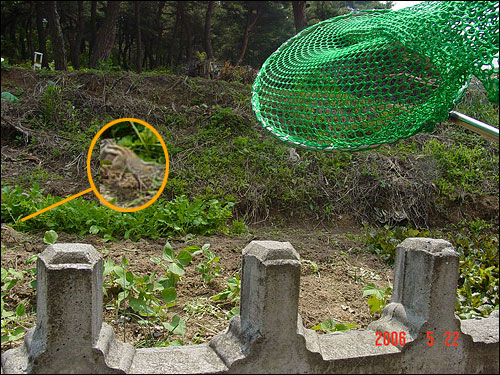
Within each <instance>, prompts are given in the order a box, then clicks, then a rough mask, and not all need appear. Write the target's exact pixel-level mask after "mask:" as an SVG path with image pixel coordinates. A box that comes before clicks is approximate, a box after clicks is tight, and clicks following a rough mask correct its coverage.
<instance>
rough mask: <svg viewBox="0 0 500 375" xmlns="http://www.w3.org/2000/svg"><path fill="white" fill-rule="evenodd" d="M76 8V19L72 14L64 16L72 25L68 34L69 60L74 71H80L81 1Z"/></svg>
mask: <svg viewBox="0 0 500 375" xmlns="http://www.w3.org/2000/svg"><path fill="white" fill-rule="evenodd" d="M77 6H78V11H77V17H76V18H75V17H74V16H73V15H72V14H68V13H66V14H65V15H66V17H67V18H68V19H69V20H70V21H71V23H72V24H74V25H73V27H71V29H70V30H69V32H68V34H69V35H68V42H69V58H70V60H71V65H72V66H73V68H74V69H80V51H81V44H82V39H83V31H84V27H85V25H84V20H83V1H78V2H77Z"/></svg>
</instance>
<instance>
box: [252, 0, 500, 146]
mask: <svg viewBox="0 0 500 375" xmlns="http://www.w3.org/2000/svg"><path fill="white" fill-rule="evenodd" d="M498 8H499V7H498V2H487V1H465V2H458V1H442V2H423V3H420V4H418V5H416V6H413V7H409V8H404V9H401V10H399V11H391V10H370V11H356V12H353V13H350V14H348V15H343V16H339V17H335V18H332V19H329V20H326V21H323V22H321V23H318V24H316V25H313V26H311V27H309V28H307V29H305V30H303V31H302V32H300V33H299V34H297V35H296V36H294V37H293V38H291V39H289V40H288V41H287V42H285V43H284V44H283V45H282V46H281V47H280V48H279V49H278V50H277V51H276V52H274V53H273V54H272V55H271V56H270V57H269V58H268V59H267V60H266V62H265V63H264V65H263V66H262V68H261V70H260V72H259V74H258V76H257V78H256V80H255V82H254V85H253V90H252V106H253V110H254V111H255V113H256V116H257V119H258V120H259V121H260V122H261V124H262V126H263V127H264V128H266V129H267V130H269V131H270V132H271V133H273V134H274V135H276V136H277V137H279V138H280V139H281V140H282V141H285V142H287V143H290V144H292V145H297V146H300V147H305V148H310V149H318V150H324V151H359V150H365V149H369V148H373V147H377V146H379V145H380V144H383V143H390V142H394V141H396V140H399V139H403V138H407V137H410V136H412V135H415V134H417V133H419V132H425V131H427V132H430V131H432V130H433V129H434V125H435V124H436V123H439V122H442V121H444V120H446V119H447V118H448V113H449V111H450V110H451V109H452V108H453V106H454V105H456V104H457V103H458V101H459V100H460V99H461V97H462V95H463V93H464V91H465V89H466V88H467V85H468V82H469V80H470V78H471V77H472V75H475V76H476V77H477V78H478V79H479V80H481V81H482V83H483V84H484V86H485V88H486V90H487V92H488V98H489V100H491V101H493V102H498V49H499V42H498V40H499V31H498V20H499V16H498V11H499V9H498Z"/></svg>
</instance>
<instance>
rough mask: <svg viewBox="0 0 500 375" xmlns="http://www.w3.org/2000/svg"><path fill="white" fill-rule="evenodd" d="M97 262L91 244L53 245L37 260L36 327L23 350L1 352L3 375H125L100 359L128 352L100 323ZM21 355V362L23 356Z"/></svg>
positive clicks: (120, 362)
mask: <svg viewBox="0 0 500 375" xmlns="http://www.w3.org/2000/svg"><path fill="white" fill-rule="evenodd" d="M102 277H103V273H102V258H101V256H100V255H99V253H98V252H97V251H96V250H95V249H94V247H93V246H91V245H86V244H55V245H50V246H48V247H47V248H46V249H45V251H44V252H43V253H42V254H40V256H39V257H38V260H37V323H36V327H35V329H32V330H30V332H29V333H28V334H27V335H26V337H25V340H24V346H25V349H23V350H20V351H15V352H11V353H9V351H8V352H7V353H8V354H7V353H6V355H7V357H6V360H5V361H3V358H2V367H3V369H4V370H5V371H6V372H10V371H17V370H16V369H18V370H19V364H20V363H22V364H23V366H24V363H26V368H24V367H23V368H22V369H21V370H22V372H24V371H26V372H28V373H47V372H48V373H110V372H116V371H118V372H125V371H126V370H127V368H120V367H119V366H120V364H126V363H127V361H125V362H123V361H116V360H114V361H112V362H114V364H115V365H117V366H118V367H117V368H113V367H110V366H108V365H107V364H106V360H105V358H104V356H105V355H106V354H108V355H109V357H110V358H112V357H113V355H110V352H112V351H113V349H114V350H116V349H119V350H120V354H119V355H118V356H120V355H123V354H126V353H127V354H130V353H133V347H132V346H131V345H129V344H123V345H117V344H116V343H115V338H114V334H113V331H112V329H111V331H110V329H109V328H110V327H107V326H106V325H104V326H103V322H102V313H103V310H102V297H103V292H102ZM26 355H27V358H25V356H26Z"/></svg>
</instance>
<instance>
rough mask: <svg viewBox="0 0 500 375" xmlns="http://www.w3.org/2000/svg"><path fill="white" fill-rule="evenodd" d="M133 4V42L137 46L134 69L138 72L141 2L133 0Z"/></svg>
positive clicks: (140, 59) (140, 50) (140, 61)
mask: <svg viewBox="0 0 500 375" xmlns="http://www.w3.org/2000/svg"><path fill="white" fill-rule="evenodd" d="M134 6H135V42H136V47H137V53H136V56H135V71H136V72H137V73H139V74H140V73H141V72H142V56H141V54H142V41H141V3H140V2H139V1H134Z"/></svg>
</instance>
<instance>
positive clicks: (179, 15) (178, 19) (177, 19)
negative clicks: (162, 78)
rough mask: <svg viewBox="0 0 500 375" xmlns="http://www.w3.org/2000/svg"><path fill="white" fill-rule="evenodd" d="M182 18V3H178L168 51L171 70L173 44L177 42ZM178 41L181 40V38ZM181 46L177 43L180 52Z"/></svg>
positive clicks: (172, 64)
mask: <svg viewBox="0 0 500 375" xmlns="http://www.w3.org/2000/svg"><path fill="white" fill-rule="evenodd" d="M183 16H184V2H183V1H178V2H177V13H176V16H175V25H174V34H173V36H172V42H171V43H170V49H169V51H168V57H169V59H170V67H171V68H173V67H174V52H175V50H174V46H175V43H176V41H177V36H178V34H179V24H180V22H181V19H182V18H183ZM180 39H182V36H181V38H180ZM181 45H182V43H181V42H179V51H180V50H181V48H180V47H181ZM178 60H179V59H178Z"/></svg>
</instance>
